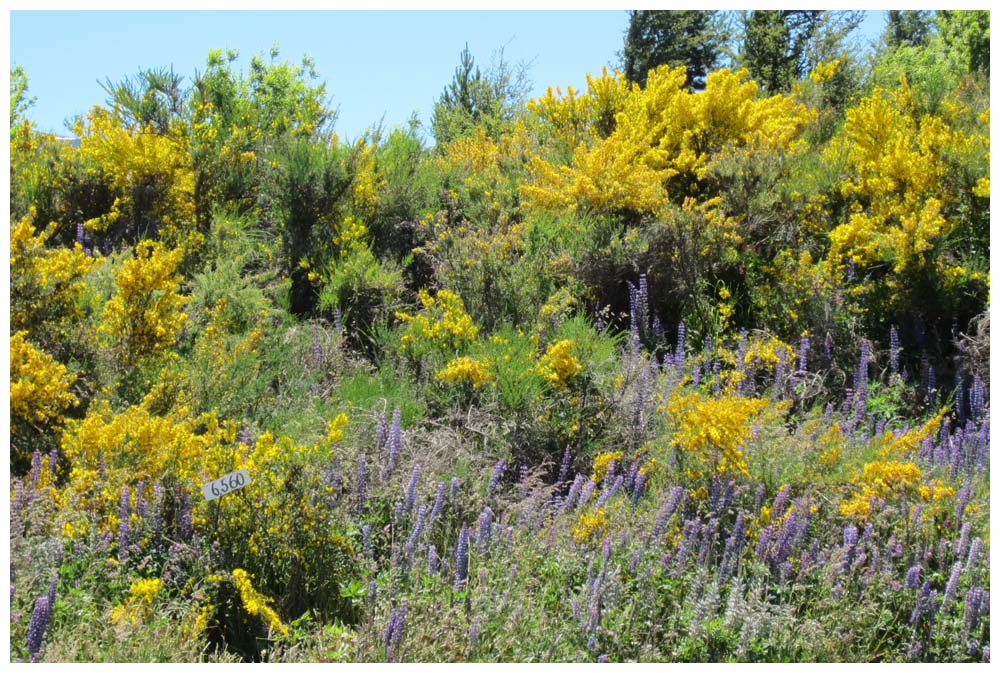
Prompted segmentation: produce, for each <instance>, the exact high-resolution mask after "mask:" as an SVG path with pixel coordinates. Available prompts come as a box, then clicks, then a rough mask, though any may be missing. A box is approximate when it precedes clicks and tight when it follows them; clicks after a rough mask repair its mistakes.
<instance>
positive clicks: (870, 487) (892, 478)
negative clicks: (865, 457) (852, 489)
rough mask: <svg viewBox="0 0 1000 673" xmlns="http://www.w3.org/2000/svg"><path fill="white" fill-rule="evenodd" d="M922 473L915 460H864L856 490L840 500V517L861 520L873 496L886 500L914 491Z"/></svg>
mask: <svg viewBox="0 0 1000 673" xmlns="http://www.w3.org/2000/svg"><path fill="white" fill-rule="evenodd" d="M921 476H922V473H921V471H920V468H919V467H917V465H916V463H912V462H905V463H903V462H899V461H876V462H871V463H865V466H864V468H863V470H862V473H861V475H860V477H859V478H858V479H857V480H856V485H857V487H858V490H857V492H856V493H855V494H854V495H853V496H851V497H850V498H848V499H847V500H844V501H843V502H841V503H840V513H841V514H842V515H843V516H847V517H852V518H859V519H864V518H866V517H867V516H868V515H869V514H870V513H871V500H872V498H882V499H889V498H893V497H898V496H899V495H902V494H904V493H906V492H907V491H912V490H915V489H916V487H917V486H918V485H919V483H920V478H921Z"/></svg>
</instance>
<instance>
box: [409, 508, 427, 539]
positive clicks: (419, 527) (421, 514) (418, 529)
mask: <svg viewBox="0 0 1000 673" xmlns="http://www.w3.org/2000/svg"><path fill="white" fill-rule="evenodd" d="M426 517H427V505H424V504H421V505H420V508H419V509H418V510H417V523H416V525H415V526H414V527H413V532H412V533H410V545H413V546H415V545H416V544H417V542H418V541H419V540H420V536H421V535H423V532H424V520H425V519H426Z"/></svg>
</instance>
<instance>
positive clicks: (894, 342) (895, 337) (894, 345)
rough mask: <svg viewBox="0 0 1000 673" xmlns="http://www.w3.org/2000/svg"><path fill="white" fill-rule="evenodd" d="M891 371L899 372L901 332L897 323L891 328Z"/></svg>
mask: <svg viewBox="0 0 1000 673" xmlns="http://www.w3.org/2000/svg"><path fill="white" fill-rule="evenodd" d="M889 373H890V374H897V373H899V332H898V331H896V326H895V325H893V326H892V327H890V328H889Z"/></svg>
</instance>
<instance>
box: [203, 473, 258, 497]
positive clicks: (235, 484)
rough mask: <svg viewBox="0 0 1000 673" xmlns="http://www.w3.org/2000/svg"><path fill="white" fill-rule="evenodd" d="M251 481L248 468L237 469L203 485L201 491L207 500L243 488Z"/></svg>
mask: <svg viewBox="0 0 1000 673" xmlns="http://www.w3.org/2000/svg"><path fill="white" fill-rule="evenodd" d="M249 483H250V473H249V472H247V471H246V470H237V471H236V472H230V473H229V474H224V475H222V476H221V477H219V478H218V479H213V480H212V481H210V482H208V483H207V484H205V485H204V486H202V487H201V492H202V493H204V494H205V500H215V499H216V498H219V497H221V496H224V495H225V494H226V493H230V492H232V491H236V490H238V489H241V488H243V487H244V486H246V485H247V484H249Z"/></svg>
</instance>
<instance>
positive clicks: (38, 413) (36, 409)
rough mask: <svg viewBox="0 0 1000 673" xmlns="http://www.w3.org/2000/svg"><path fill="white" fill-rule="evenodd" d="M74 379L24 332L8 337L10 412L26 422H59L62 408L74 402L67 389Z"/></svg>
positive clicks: (71, 394) (74, 398) (66, 407)
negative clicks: (33, 343)
mask: <svg viewBox="0 0 1000 673" xmlns="http://www.w3.org/2000/svg"><path fill="white" fill-rule="evenodd" d="M75 380H76V374H71V373H69V372H68V371H67V370H66V367H64V366H63V365H62V364H60V363H59V362H56V361H55V360H54V359H52V357H51V356H50V355H49V354H48V353H46V352H45V351H42V350H39V349H37V348H35V347H34V346H33V345H32V344H31V342H30V341H28V339H27V332H24V331H21V332H17V333H16V334H14V336H12V337H11V338H10V413H11V416H12V417H14V418H18V419H20V420H22V421H24V422H26V423H29V424H35V423H39V424H41V423H60V422H61V421H62V414H63V412H64V411H65V410H66V409H68V408H69V407H71V406H74V405H75V404H76V403H77V399H76V396H75V395H73V393H71V392H70V391H69V387H70V385H72V383H73V381H75Z"/></svg>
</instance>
